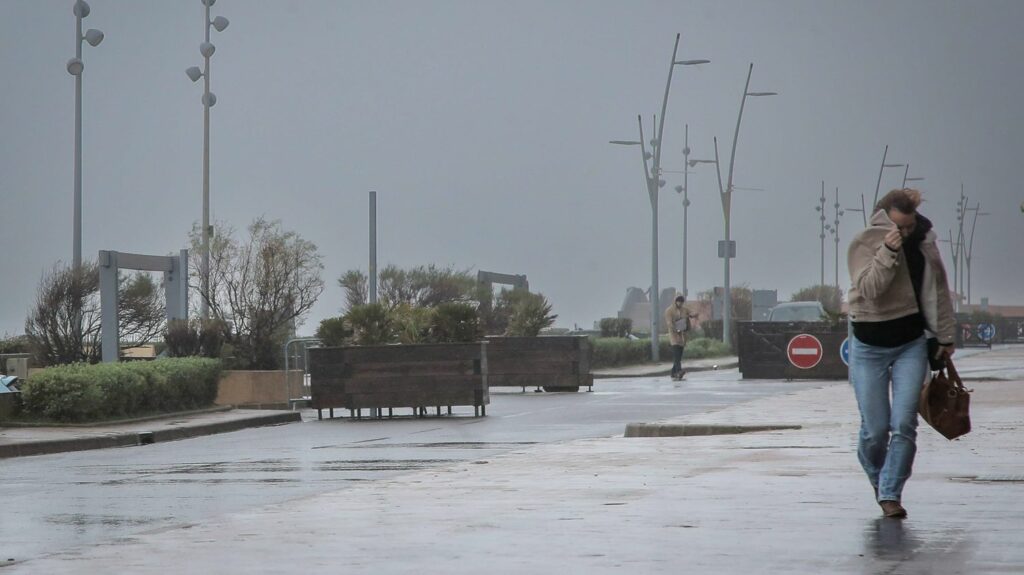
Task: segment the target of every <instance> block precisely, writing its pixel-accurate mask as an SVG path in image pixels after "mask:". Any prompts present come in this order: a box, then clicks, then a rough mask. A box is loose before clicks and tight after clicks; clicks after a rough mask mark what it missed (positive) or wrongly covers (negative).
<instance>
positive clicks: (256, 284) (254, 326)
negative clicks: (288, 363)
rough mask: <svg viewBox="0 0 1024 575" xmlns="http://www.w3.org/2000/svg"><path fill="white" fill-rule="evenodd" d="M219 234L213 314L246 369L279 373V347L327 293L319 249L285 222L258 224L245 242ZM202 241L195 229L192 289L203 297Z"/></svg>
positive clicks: (214, 248) (226, 231)
mask: <svg viewBox="0 0 1024 575" xmlns="http://www.w3.org/2000/svg"><path fill="white" fill-rule="evenodd" d="M218 228H219V229H218V230H217V232H216V233H215V234H214V238H215V239H214V240H213V241H212V242H211V246H210V249H211V251H210V299H209V300H208V302H207V303H208V305H209V309H210V313H211V315H212V316H213V317H214V318H217V319H220V320H222V321H224V323H225V325H226V326H227V327H228V329H227V333H226V338H227V341H228V343H229V344H231V345H232V346H233V348H234V352H235V356H236V357H237V358H238V359H239V360H241V363H242V364H244V365H245V366H246V367H249V368H252V369H276V368H277V367H278V364H279V363H280V359H281V358H280V357H279V356H280V355H281V353H280V351H281V350H280V345H281V344H283V343H284V339H285V338H286V337H287V336H288V335H289V334H290V333H292V332H293V331H294V329H295V328H296V327H298V326H299V325H301V324H302V321H303V319H304V316H305V315H306V314H307V313H308V312H309V310H310V308H312V307H313V304H315V303H316V300H317V298H318V297H320V294H321V293H323V289H324V282H323V278H322V276H321V273H322V271H323V263H322V261H321V260H322V258H321V256H320V255H319V254H318V253H317V247H316V245H315V244H313V243H312V242H310V241H307V240H304V239H303V238H302V237H301V236H299V234H298V233H296V232H292V231H285V230H284V229H282V227H281V221H280V220H274V221H268V220H266V219H264V218H257V219H256V220H255V221H253V223H252V224H250V225H249V227H248V237H247V238H245V240H244V241H241V242H240V241H237V240H236V239H235V238H234V233H233V230H231V229H230V228H227V227H226V226H223V224H220V225H218ZM201 241H202V240H201V235H200V234H199V230H198V228H196V227H193V229H192V233H191V243H192V250H191V252H190V253H191V255H190V260H191V261H190V267H191V269H192V274H190V280H191V281H190V287H191V288H192V289H193V290H194V291H195V293H197V294H199V297H202V296H203V294H202V293H200V291H199V285H198V284H199V273H200V272H199V270H201V269H202V267H201V266H202V250H201V247H200V246H201ZM192 282H194V283H192Z"/></svg>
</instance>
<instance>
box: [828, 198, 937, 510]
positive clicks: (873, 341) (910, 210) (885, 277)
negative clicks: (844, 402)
mask: <svg viewBox="0 0 1024 575" xmlns="http://www.w3.org/2000/svg"><path fill="white" fill-rule="evenodd" d="M920 205H921V193H920V192H919V191H917V190H912V189H906V188H904V189H900V190H893V191H891V192H889V193H888V194H886V195H885V196H884V197H883V198H882V199H881V200H880V201H879V202H878V204H877V205H876V206H875V213H874V215H873V216H871V222H870V224H869V225H868V227H867V228H865V229H864V230H861V231H860V232H859V233H858V234H857V235H856V236H855V237H854V238H853V241H851V242H850V248H849V251H848V253H847V263H848V266H849V270H850V280H851V284H852V285H851V286H850V293H849V305H850V320H851V322H852V323H853V340H852V341H851V342H850V343H851V344H852V345H851V346H850V379H851V381H852V383H853V388H854V393H855V394H856V396H857V406H858V407H859V409H860V418H861V427H860V436H859V441H858V444H857V458H858V459H859V460H860V464H861V466H862V467H863V468H864V472H865V473H866V474H867V476H868V480H869V481H871V485H872V487H874V489H875V499H876V500H877V501H878V504H879V505H880V506H881V507H882V514H883V515H884V516H885V517H892V518H903V517H906V516H907V511H906V509H904V507H903V505H902V503H901V500H902V495H903V485H904V484H905V483H906V481H907V479H908V478H909V477H910V474H911V470H912V468H913V465H914V454H915V453H916V451H917V443H916V439H917V407H918V401H919V398H920V394H921V387H922V386H923V384H924V381H925V378H926V377H927V376H928V375H929V371H928V367H929V356H931V357H933V358H938V357H939V356H940V355H941V354H942V353H943V352H945V353H948V354H949V355H953V352H954V347H953V341H954V340H953V330H954V325H955V324H954V319H953V302H952V298H951V297H950V293H949V286H948V285H947V282H946V270H945V268H944V267H943V265H942V258H941V257H940V255H939V248H938V246H937V245H936V235H935V232H933V231H932V223H931V221H929V220H928V218H926V217H924V216H922V215H921V214H919V213H918V212H917V208H918V206H920ZM890 393H891V396H892V401H891V403H890V399H889V398H890Z"/></svg>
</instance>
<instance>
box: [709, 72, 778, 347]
mask: <svg viewBox="0 0 1024 575" xmlns="http://www.w3.org/2000/svg"><path fill="white" fill-rule="evenodd" d="M753 72H754V63H753V62H751V63H750V68H749V69H748V70H747V83H746V85H745V86H744V87H743V98H742V99H740V112H739V114H738V115H737V116H736V132H735V134H733V138H732V152H731V153H730V154H729V177H728V180H727V182H728V183H727V184H726V186H725V187H724V188H723V187H722V170H721V169H720V165H721V164H720V163H719V161H718V138H715V168H716V170H717V172H718V191H719V195H720V196H721V199H722V215H723V216H724V218H725V241H724V242H723V243H722V245H721V247H720V248H719V250H718V252H719V253H718V255H719V257H722V258H724V259H725V278H724V283H725V286H724V290H725V293H724V294H723V302H722V308H723V314H722V342H723V343H725V344H726V345H730V346H731V345H732V340H731V338H730V335H731V334H730V333H729V331H730V329H729V323H730V322H731V321H732V291H731V288H730V286H729V260H730V259H731V258H734V257H736V247H735V244H734V243H732V241H731V240H730V229H729V213H730V211H731V210H732V192H733V189H734V188H733V185H732V174H733V168H735V166H736V142H737V141H738V140H739V137H740V121H741V120H743V107H744V105H745V104H746V102H747V97H748V96H751V97H760V96H775V95H777V94H778V93H777V92H751V91H750V75H751V74H752V73H753Z"/></svg>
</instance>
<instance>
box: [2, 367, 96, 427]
mask: <svg viewBox="0 0 1024 575" xmlns="http://www.w3.org/2000/svg"><path fill="white" fill-rule="evenodd" d="M21 400H22V404H23V406H24V410H25V412H26V413H34V414H38V415H41V416H43V417H46V418H49V419H54V420H57V421H83V420H87V419H97V418H99V417H102V416H103V415H104V414H103V392H102V390H101V389H100V387H99V386H98V385H94V384H93V381H92V378H90V377H89V374H88V373H86V370H85V369H84V368H83V365H82V364H68V365H64V366H60V367H53V368H49V369H45V370H43V371H40V372H38V373H35V374H33V375H32V376H30V377H29V379H28V381H27V382H25V385H24V386H23V387H22V390H21Z"/></svg>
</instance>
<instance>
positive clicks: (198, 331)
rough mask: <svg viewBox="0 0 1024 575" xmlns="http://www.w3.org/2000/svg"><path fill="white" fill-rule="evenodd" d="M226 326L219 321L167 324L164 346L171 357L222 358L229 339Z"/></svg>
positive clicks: (180, 321) (172, 322) (173, 321)
mask: <svg viewBox="0 0 1024 575" xmlns="http://www.w3.org/2000/svg"><path fill="white" fill-rule="evenodd" d="M225 327H226V326H225V324H224V322H223V321H221V320H218V319H208V320H193V321H191V322H190V321H186V320H183V319H176V320H172V321H169V322H167V329H166V330H165V331H164V345H165V346H166V347H165V349H166V351H167V355H168V356H169V357H196V356H203V357H220V354H221V351H222V349H223V347H224V342H225V340H226V338H227V334H226V333H225Z"/></svg>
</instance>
